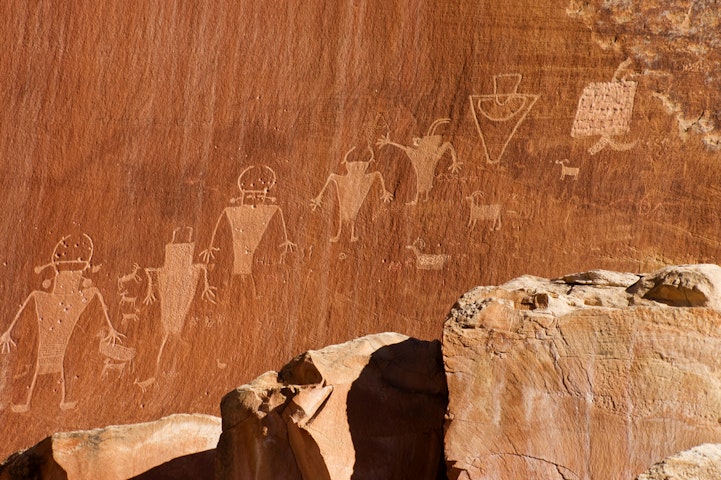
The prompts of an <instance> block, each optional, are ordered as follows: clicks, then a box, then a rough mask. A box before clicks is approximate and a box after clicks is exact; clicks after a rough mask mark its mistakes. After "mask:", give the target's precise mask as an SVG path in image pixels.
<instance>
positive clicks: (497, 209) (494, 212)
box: [466, 190, 501, 230]
mask: <svg viewBox="0 0 721 480" xmlns="http://www.w3.org/2000/svg"><path fill="white" fill-rule="evenodd" d="M483 196H484V195H483V192H481V191H480V190H479V191H475V192H473V193H472V194H470V195H469V196H468V197H466V200H467V201H468V203H469V204H470V206H471V211H470V216H469V219H468V228H470V229H471V230H473V228H475V226H476V223H477V222H478V220H481V221H487V220H490V221H491V230H500V229H501V205H500V204H498V203H494V204H491V205H487V204H484V203H483Z"/></svg>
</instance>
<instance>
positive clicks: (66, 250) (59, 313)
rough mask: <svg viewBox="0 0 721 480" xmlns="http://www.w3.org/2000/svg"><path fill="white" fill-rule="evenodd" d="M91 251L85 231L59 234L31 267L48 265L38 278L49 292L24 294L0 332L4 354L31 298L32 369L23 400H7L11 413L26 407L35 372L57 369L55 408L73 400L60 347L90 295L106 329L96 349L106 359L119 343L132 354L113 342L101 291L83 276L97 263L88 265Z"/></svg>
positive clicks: (70, 404)
mask: <svg viewBox="0 0 721 480" xmlns="http://www.w3.org/2000/svg"><path fill="white" fill-rule="evenodd" d="M93 251H94V245H93V241H92V239H91V238H90V237H89V236H88V235H86V234H83V235H82V236H71V235H67V236H65V237H63V238H62V239H61V240H60V241H59V242H58V243H57V245H56V246H55V249H54V250H53V254H52V256H51V259H50V263H47V264H45V265H42V266H40V267H36V268H35V273H38V274H39V273H40V272H42V271H44V270H45V269H46V268H52V269H53V270H54V277H53V279H52V281H50V282H49V283H48V282H47V281H45V282H43V286H45V287H46V288H48V287H50V285H52V290H51V291H50V292H43V291H40V290H35V291H33V292H32V293H30V295H28V297H27V298H26V299H25V301H24V302H23V304H22V306H21V307H20V310H18V312H17V314H16V315H15V318H14V319H13V321H12V322H11V323H10V327H8V329H7V330H6V331H5V333H3V335H2V336H0V346H1V347H0V351H2V353H9V352H10V349H11V348H12V347H13V346H16V343H15V341H14V340H13V339H12V337H11V336H10V334H11V332H12V330H13V327H15V324H16V322H17V321H18V319H19V318H20V317H21V315H22V313H23V311H24V310H25V308H26V307H27V306H28V305H29V304H30V303H31V301H34V303H35V313H36V317H37V322H38V344H37V358H36V362H35V372H34V374H33V378H32V381H31V383H30V387H29V389H28V393H27V398H26V401H25V403H24V404H20V405H12V410H13V411H14V412H26V411H28V410H29V409H30V401H31V400H32V395H33V390H34V389H35V384H36V382H37V377H38V375H49V374H59V375H60V408H61V409H63V410H67V409H71V408H74V407H75V406H76V404H77V402H68V401H67V399H66V391H65V383H66V379H65V365H64V363H65V352H66V350H67V347H68V342H69V340H70V336H71V335H72V333H73V330H74V329H75V326H76V325H77V323H78V321H79V320H80V317H81V316H82V314H83V312H84V311H85V309H86V308H87V306H88V305H90V304H91V303H92V302H93V300H95V299H97V301H98V302H99V303H100V306H101V308H102V312H103V315H104V317H105V322H106V323H107V328H108V331H107V334H105V335H103V336H102V340H101V351H103V350H102V348H104V349H105V351H104V352H103V353H106V356H108V357H110V358H113V356H114V355H115V354H116V353H117V349H120V348H122V349H123V352H122V355H120V356H124V357H129V358H130V359H132V356H134V355H135V350H134V349H132V348H127V347H122V346H121V345H118V343H119V342H120V341H121V337H122V336H123V335H121V334H120V333H118V332H117V331H116V330H115V328H114V327H113V325H112V323H111V322H110V318H109V317H108V308H107V306H106V305H105V301H104V300H103V296H102V294H101V293H100V291H99V290H98V289H97V288H96V287H94V286H93V284H92V281H91V280H90V279H89V278H86V277H85V276H84V274H85V272H86V271H87V270H90V271H91V272H96V271H97V270H98V268H99V267H93V266H92V265H91V261H92V257H93ZM103 345H105V347H103Z"/></svg>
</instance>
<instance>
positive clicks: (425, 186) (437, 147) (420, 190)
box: [376, 118, 462, 205]
mask: <svg viewBox="0 0 721 480" xmlns="http://www.w3.org/2000/svg"><path fill="white" fill-rule="evenodd" d="M450 121H451V120H450V119H449V118H439V119H438V120H436V121H435V122H433V123H432V124H431V126H430V127H429V128H428V133H427V134H426V135H425V136H424V137H422V138H418V137H416V138H414V139H413V145H409V146H405V145H401V144H398V143H395V142H392V141H391V139H390V134H386V135H385V136H384V137H381V138H379V139H378V142H377V143H376V144H377V145H378V146H379V147H381V148H383V147H385V146H386V145H391V146H393V147H396V148H398V149H400V150H403V152H405V154H406V155H408V158H409V159H410V161H411V164H412V165H413V170H415V172H416V196H415V198H414V199H413V201H411V202H408V203H407V205H415V204H416V203H418V198H419V197H421V196H422V197H423V201H424V202H427V201H428V194H429V193H430V191H431V189H432V188H433V179H434V177H435V172H436V166H438V162H439V161H440V159H441V158H442V157H443V155H445V153H446V152H448V153H450V155H451V166H450V167H448V170H450V171H451V172H453V173H457V172H458V171H460V169H461V165H462V164H461V163H460V162H459V161H458V157H457V155H456V149H455V148H453V144H452V143H451V142H444V141H443V137H442V136H441V135H436V133H435V131H436V128H438V126H439V125H443V124H445V123H448V122H450Z"/></svg>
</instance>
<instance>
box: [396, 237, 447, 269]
mask: <svg viewBox="0 0 721 480" xmlns="http://www.w3.org/2000/svg"><path fill="white" fill-rule="evenodd" d="M425 247H426V242H424V241H423V239H421V238H418V239H416V241H415V242H413V245H406V248H407V249H409V250H411V251H413V253H414V255H415V257H416V268H417V269H418V270H442V269H443V267H444V266H445V264H446V262H448V260H449V259H450V256H449V255H446V254H431V253H423V252H422V250H423V249H424V248H425Z"/></svg>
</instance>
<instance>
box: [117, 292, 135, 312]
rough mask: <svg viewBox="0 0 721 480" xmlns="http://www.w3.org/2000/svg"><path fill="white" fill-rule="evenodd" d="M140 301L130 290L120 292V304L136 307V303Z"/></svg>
mask: <svg viewBox="0 0 721 480" xmlns="http://www.w3.org/2000/svg"><path fill="white" fill-rule="evenodd" d="M137 301H138V297H131V296H129V295H128V292H120V306H121V307H128V308H133V309H134V308H135V304H136V302H137Z"/></svg>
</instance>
